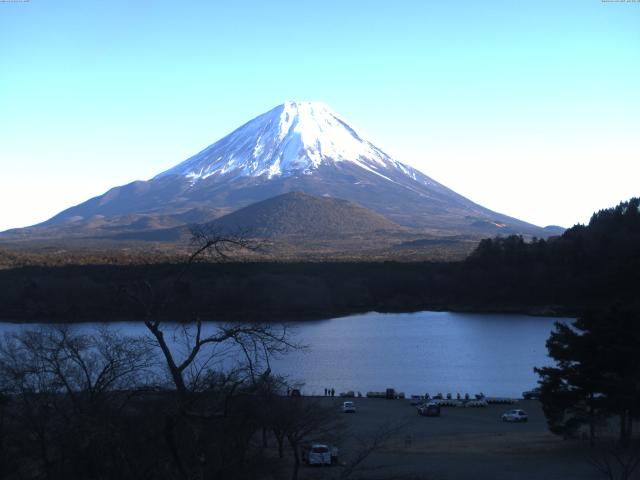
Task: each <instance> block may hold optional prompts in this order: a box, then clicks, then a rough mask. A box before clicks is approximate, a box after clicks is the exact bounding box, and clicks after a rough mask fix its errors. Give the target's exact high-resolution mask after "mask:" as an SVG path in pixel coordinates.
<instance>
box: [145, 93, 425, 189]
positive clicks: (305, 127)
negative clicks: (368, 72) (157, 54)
mask: <svg viewBox="0 0 640 480" xmlns="http://www.w3.org/2000/svg"><path fill="white" fill-rule="evenodd" d="M338 162H351V163H353V164H355V165H357V166H359V167H360V168H363V169H365V170H367V171H369V172H372V173H374V174H376V175H379V176H380V177H382V178H384V179H387V180H389V181H393V180H391V179H390V178H389V177H388V176H386V175H385V174H384V171H385V170H392V171H394V170H395V171H399V172H402V173H403V174H405V175H407V176H409V177H411V178H412V179H413V180H417V177H418V175H417V171H416V170H414V169H413V168H411V167H408V166H406V165H403V164H402V163H400V162H397V161H395V160H393V159H392V158H391V157H389V156H388V155H387V154H386V153H384V152H383V151H382V150H380V149H379V148H377V147H376V146H374V145H373V144H371V143H370V142H368V141H367V140H365V139H363V138H362V137H360V136H359V135H358V134H357V133H356V132H355V131H354V130H353V129H352V128H351V127H349V125H347V123H346V122H345V121H344V120H343V119H341V118H340V117H339V116H338V114H336V113H335V112H333V111H332V110H331V109H329V107H327V106H326V105H324V104H323V103H319V102H286V103H284V104H283V105H280V106H278V107H276V108H274V109H272V110H270V111H268V112H267V113H264V114H262V115H260V116H258V117H256V118H254V119H253V120H251V121H250V122H248V123H246V124H245V125H243V126H242V127H240V128H238V129H237V130H235V131H234V132H232V133H231V134H229V135H228V136H226V137H224V138H223V139H221V140H219V141H218V142H216V143H214V144H213V145H211V146H209V147H207V148H206V149H204V150H203V151H201V152H200V153H198V154H197V155H194V156H193V157H191V158H189V159H187V160H185V161H184V162H182V163H180V164H178V165H177V166H175V167H173V168H171V169H169V170H167V171H165V172H163V173H161V174H159V175H157V176H156V177H155V178H161V177H164V176H167V175H179V176H183V177H187V178H189V179H190V180H191V181H192V182H194V183H195V182H197V181H199V180H203V179H206V178H209V177H211V176H214V175H229V176H253V177H259V176H262V175H266V176H267V178H273V177H277V176H283V177H285V176H291V175H294V174H300V173H302V174H305V175H310V174H312V172H313V171H314V170H316V169H317V168H318V167H319V166H320V165H322V164H330V163H338ZM421 180H423V183H427V184H429V183H430V182H429V181H428V180H429V179H428V178H425V179H421Z"/></svg>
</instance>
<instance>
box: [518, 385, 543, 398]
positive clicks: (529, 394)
mask: <svg viewBox="0 0 640 480" xmlns="http://www.w3.org/2000/svg"><path fill="white" fill-rule="evenodd" d="M522 398H524V399H525V400H538V399H539V398H540V387H538V388H534V389H533V390H527V391H526V392H522Z"/></svg>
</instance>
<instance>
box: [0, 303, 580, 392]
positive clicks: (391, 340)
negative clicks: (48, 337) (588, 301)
mask: <svg viewBox="0 0 640 480" xmlns="http://www.w3.org/2000/svg"><path fill="white" fill-rule="evenodd" d="M556 321H561V322H569V321H571V319H566V318H565V319H557V318H550V317H531V316H526V315H514V314H477V313H452V312H418V313H387V314H382V313H367V314H363V315H351V316H347V317H341V318H333V319H328V320H316V321H304V322H288V323H287V324H288V325H290V326H291V327H292V329H293V331H294V334H295V340H296V341H297V342H299V343H302V344H305V345H308V346H309V348H308V350H307V351H305V352H294V353H292V354H290V355H287V356H286V357H284V358H281V359H276V360H275V361H274V362H273V365H272V368H273V370H274V372H275V373H280V374H283V375H287V376H289V378H290V379H291V380H300V381H304V382H305V385H304V386H303V387H302V392H303V394H313V393H315V394H322V393H323V392H324V388H334V389H335V391H336V394H337V393H338V392H341V391H346V390H354V391H356V392H357V391H360V392H362V393H363V394H365V393H366V392H367V391H372V390H373V391H382V390H384V389H385V388H387V387H392V388H395V389H396V390H398V391H403V392H405V393H406V394H407V395H411V394H424V393H425V392H428V393H430V394H431V395H433V394H435V393H438V392H442V393H443V394H446V393H447V392H450V393H452V394H453V395H454V396H455V394H456V393H458V392H459V393H461V394H462V395H464V393H469V394H470V395H473V394H475V393H479V392H483V393H485V394H486V395H488V396H519V395H520V394H521V393H522V391H524V390H529V389H531V388H533V387H535V386H536V382H537V376H536V375H535V373H534V372H533V367H535V366H545V365H551V364H552V363H553V362H552V360H551V359H550V358H549V357H548V356H547V350H546V348H545V341H546V339H547V338H548V337H549V333H550V332H551V331H552V329H553V324H554V322H556ZM100 325H104V324H100V323H83V324H76V325H75V326H74V327H73V328H76V329H81V330H86V329H92V328H96V327H97V326H100ZM29 327H37V325H35V326H34V325H24V324H12V323H0V333H2V332H8V331H16V330H20V329H24V328H29ZM110 328H115V329H118V330H120V331H121V332H122V333H124V334H128V335H143V334H145V328H144V326H143V325H142V323H141V322H118V323H112V324H110Z"/></svg>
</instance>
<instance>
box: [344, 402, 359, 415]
mask: <svg viewBox="0 0 640 480" xmlns="http://www.w3.org/2000/svg"><path fill="white" fill-rule="evenodd" d="M342 413H356V406H355V405H354V404H353V402H343V403H342Z"/></svg>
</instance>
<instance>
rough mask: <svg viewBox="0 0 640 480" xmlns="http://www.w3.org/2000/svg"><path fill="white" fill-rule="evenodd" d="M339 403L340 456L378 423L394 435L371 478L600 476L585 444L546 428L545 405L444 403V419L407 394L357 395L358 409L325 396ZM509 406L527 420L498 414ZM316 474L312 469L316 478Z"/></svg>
mask: <svg viewBox="0 0 640 480" xmlns="http://www.w3.org/2000/svg"><path fill="white" fill-rule="evenodd" d="M320 402H321V403H322V404H324V405H327V406H331V407H335V411H336V415H340V416H341V418H342V420H343V421H344V422H345V424H346V432H345V435H344V436H343V440H342V445H341V448H342V450H341V452H342V453H343V455H342V458H341V460H342V461H348V457H349V453H350V452H353V451H354V450H355V449H357V448H358V441H357V440H356V439H360V440H362V439H367V438H371V437H372V436H373V435H375V433H376V432H377V431H379V430H380V429H381V428H386V427H389V428H392V429H394V431H395V434H394V436H393V437H392V438H391V440H390V441H388V442H387V444H386V445H385V447H384V448H382V449H381V450H380V451H377V452H376V453H374V454H372V455H371V456H370V457H369V459H368V460H367V466H368V467H372V468H374V470H373V471H370V472H368V474H367V477H366V478H376V477H379V478H385V477H387V478H388V477H394V476H398V475H400V476H405V475H406V476H408V477H410V478H411V477H415V475H420V478H429V479H443V480H444V479H457V478H474V479H485V478H486V479H491V480H501V479H505V480H508V479H513V478H518V479H527V480H528V479H531V480H534V479H544V480H554V479H591V478H593V479H597V478H601V477H600V476H598V475H597V474H596V472H595V470H594V469H593V467H591V466H590V465H589V464H588V463H587V455H588V448H587V446H586V445H585V444H584V443H583V442H581V441H579V440H571V441H565V440H562V439H561V438H558V437H557V436H555V435H552V434H551V433H549V432H548V430H547V425H546V421H545V418H544V414H543V412H542V408H541V406H540V403H539V402H537V401H535V400H522V401H519V402H518V403H517V404H515V405H489V406H488V407H480V408H464V407H443V408H442V411H441V416H440V417H422V416H419V415H417V412H416V408H415V407H414V406H411V405H410V404H409V401H408V400H400V399H397V400H386V399H377V398H375V399H374V398H356V399H354V402H355V405H356V409H357V411H356V413H355V414H351V413H341V410H340V405H341V402H342V399H339V398H321V399H320ZM512 408H521V409H524V410H525V411H526V412H527V413H528V414H529V421H528V422H526V423H506V422H503V421H502V420H501V418H500V417H501V415H502V413H504V412H505V411H507V410H510V409H512ZM315 475H316V474H315V473H314V474H313V476H315Z"/></svg>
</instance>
